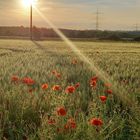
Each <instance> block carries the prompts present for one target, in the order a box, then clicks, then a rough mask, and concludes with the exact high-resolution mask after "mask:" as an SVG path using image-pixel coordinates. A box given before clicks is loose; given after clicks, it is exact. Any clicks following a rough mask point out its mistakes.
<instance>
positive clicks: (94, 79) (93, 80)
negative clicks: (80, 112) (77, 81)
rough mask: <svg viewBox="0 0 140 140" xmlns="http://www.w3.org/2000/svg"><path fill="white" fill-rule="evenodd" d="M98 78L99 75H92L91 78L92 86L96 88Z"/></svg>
mask: <svg viewBox="0 0 140 140" xmlns="http://www.w3.org/2000/svg"><path fill="white" fill-rule="evenodd" d="M97 80H98V77H97V76H94V77H92V78H91V80H90V86H91V87H93V88H95V87H96V85H97Z"/></svg>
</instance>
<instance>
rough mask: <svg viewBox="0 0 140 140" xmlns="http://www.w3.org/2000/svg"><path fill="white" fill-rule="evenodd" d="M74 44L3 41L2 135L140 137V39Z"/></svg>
mask: <svg viewBox="0 0 140 140" xmlns="http://www.w3.org/2000/svg"><path fill="white" fill-rule="evenodd" d="M74 44H76V46H77V48H78V49H79V50H80V51H81V53H83V54H84V56H86V58H87V59H88V60H90V62H91V66H89V65H88V64H87V63H86V62H87V61H85V60H82V59H81V58H80V57H79V56H78V55H77V54H76V53H74V52H73V51H72V50H71V49H70V48H69V46H67V45H66V44H65V43H64V42H62V41H37V42H35V41H34V42H32V41H28V40H2V39H1V40H0V139H3V140H6V139H7V140H139V139H140V111H139V110H140V108H139V104H140V43H123V42H117V43H115V42H82V41H75V42H74ZM92 65H93V68H92ZM96 68H98V69H97V71H95V69H96ZM98 72H99V73H100V75H98V74H99V73H98ZM103 77H105V79H104V78H103ZM106 79H107V81H106Z"/></svg>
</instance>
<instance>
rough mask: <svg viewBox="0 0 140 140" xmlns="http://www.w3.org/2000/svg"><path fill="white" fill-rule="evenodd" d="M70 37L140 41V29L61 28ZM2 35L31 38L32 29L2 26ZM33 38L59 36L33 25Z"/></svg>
mask: <svg viewBox="0 0 140 140" xmlns="http://www.w3.org/2000/svg"><path fill="white" fill-rule="evenodd" d="M60 30H61V31H62V32H63V33H64V34H65V35H66V36H67V37H68V38H72V39H77V38H79V39H83V40H84V39H85V40H87V39H89V40H95V39H98V40H129V41H130V40H131V41H132V40H134V41H140V31H100V30H99V31H96V30H70V29H60ZM0 37H9V38H12V37H20V38H29V37H30V29H29V28H28V27H24V26H16V27H6V26H5V27H4V26H3V27H2V26H1V27H0ZM33 38H34V39H35V40H42V39H47V38H55V39H56V38H57V39H59V36H58V35H57V34H56V33H55V32H54V31H53V29H51V28H38V27H36V26H33Z"/></svg>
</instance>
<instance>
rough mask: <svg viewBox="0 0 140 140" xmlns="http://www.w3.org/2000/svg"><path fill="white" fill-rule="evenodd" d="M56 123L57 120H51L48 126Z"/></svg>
mask: <svg viewBox="0 0 140 140" xmlns="http://www.w3.org/2000/svg"><path fill="white" fill-rule="evenodd" d="M55 123H56V121H55V119H49V120H48V124H49V125H54V124H55Z"/></svg>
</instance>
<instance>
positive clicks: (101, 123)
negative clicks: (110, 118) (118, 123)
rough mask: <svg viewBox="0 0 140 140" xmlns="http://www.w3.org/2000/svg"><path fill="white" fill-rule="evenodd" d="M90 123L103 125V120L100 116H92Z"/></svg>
mask: <svg viewBox="0 0 140 140" xmlns="http://www.w3.org/2000/svg"><path fill="white" fill-rule="evenodd" d="M90 124H91V125H93V126H101V125H103V121H102V120H101V119H100V118H92V119H91V120H90Z"/></svg>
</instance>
